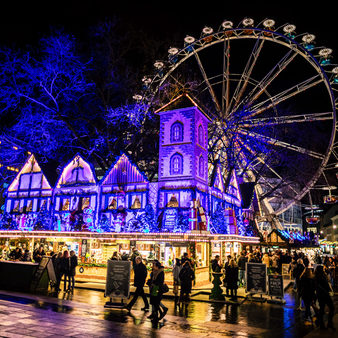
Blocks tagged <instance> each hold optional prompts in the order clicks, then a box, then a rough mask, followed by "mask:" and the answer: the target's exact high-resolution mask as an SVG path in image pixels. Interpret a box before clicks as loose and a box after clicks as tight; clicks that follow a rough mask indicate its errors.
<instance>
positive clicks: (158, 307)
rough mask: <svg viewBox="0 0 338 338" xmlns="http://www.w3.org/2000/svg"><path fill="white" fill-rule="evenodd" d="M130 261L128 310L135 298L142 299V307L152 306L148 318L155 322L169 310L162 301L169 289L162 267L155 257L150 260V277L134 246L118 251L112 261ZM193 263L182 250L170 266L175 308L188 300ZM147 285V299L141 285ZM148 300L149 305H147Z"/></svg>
mask: <svg viewBox="0 0 338 338" xmlns="http://www.w3.org/2000/svg"><path fill="white" fill-rule="evenodd" d="M126 259H129V260H130V261H131V262H132V266H133V270H134V286H135V288H136V289H135V292H134V295H133V298H132V299H131V301H130V302H129V303H128V304H127V305H126V308H127V310H128V311H129V312H130V311H131V309H132V307H133V306H134V304H135V303H136V301H137V299H138V297H141V298H142V299H143V303H144V307H143V308H141V310H143V311H145V312H148V311H149V310H150V305H151V310H152V311H151V314H150V315H149V316H148V318H149V319H151V320H153V321H154V322H156V321H158V320H161V319H162V318H164V316H165V315H166V314H167V312H168V308H167V307H166V306H165V305H164V304H163V303H162V297H163V294H164V293H166V292H168V290H169V288H168V287H167V285H166V283H165V274H164V266H163V265H162V264H161V262H160V261H159V260H157V259H154V260H152V261H151V263H152V269H151V273H150V276H149V278H148V279H147V277H148V269H147V267H146V265H145V264H144V263H143V259H142V257H141V255H140V254H139V253H138V251H137V250H136V248H132V251H131V253H130V255H129V256H127V255H125V254H124V256H123V257H122V256H119V254H118V253H117V252H115V253H114V254H113V256H112V257H111V260H126ZM193 265H194V263H193V261H192V260H191V259H190V258H189V257H188V254H187V253H184V254H183V255H182V257H181V258H176V259H175V263H174V266H173V269H172V274H173V293H174V295H175V307H176V306H177V307H180V305H183V304H187V303H188V302H189V301H190V294H191V290H192V284H193V281H194V279H195V272H194V266H193ZM145 285H147V286H148V287H149V301H148V299H147V296H146V294H145V292H144V287H145ZM149 303H150V305H149Z"/></svg>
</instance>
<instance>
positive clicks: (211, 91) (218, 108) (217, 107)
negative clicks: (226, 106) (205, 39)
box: [194, 52, 221, 112]
mask: <svg viewBox="0 0 338 338" xmlns="http://www.w3.org/2000/svg"><path fill="white" fill-rule="evenodd" d="M194 55H195V59H196V61H197V64H198V67H199V69H200V71H201V73H202V76H203V79H204V81H205V83H206V84H207V87H208V90H209V93H210V96H211V98H212V101H213V102H214V104H215V107H216V110H217V111H218V112H219V111H221V106H220V105H219V102H218V100H217V97H216V94H215V92H214V89H213V87H212V85H211V84H210V81H209V78H208V76H207V74H206V72H205V69H204V67H203V64H202V61H201V59H200V57H199V55H198V53H197V52H195V53H194Z"/></svg>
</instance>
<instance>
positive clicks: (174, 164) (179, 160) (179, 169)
mask: <svg viewBox="0 0 338 338" xmlns="http://www.w3.org/2000/svg"><path fill="white" fill-rule="evenodd" d="M170 174H171V175H181V174H183V157H182V155H181V154H178V153H176V154H174V155H173V156H172V157H171V159H170Z"/></svg>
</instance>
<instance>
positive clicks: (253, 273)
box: [245, 263, 266, 293]
mask: <svg viewBox="0 0 338 338" xmlns="http://www.w3.org/2000/svg"><path fill="white" fill-rule="evenodd" d="M245 277H246V292H250V293H266V265H265V264H262V263H246V274H245Z"/></svg>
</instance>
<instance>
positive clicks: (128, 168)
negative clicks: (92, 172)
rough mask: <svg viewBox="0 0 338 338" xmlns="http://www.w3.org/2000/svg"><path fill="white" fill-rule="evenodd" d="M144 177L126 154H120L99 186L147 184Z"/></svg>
mask: <svg viewBox="0 0 338 338" xmlns="http://www.w3.org/2000/svg"><path fill="white" fill-rule="evenodd" d="M148 182H149V181H148V179H147V178H146V176H145V175H144V174H143V173H142V172H141V171H140V169H139V168H138V167H137V166H136V165H135V164H133V163H132V162H131V161H130V159H129V158H128V156H127V155H126V154H122V155H121V156H120V157H119V158H118V160H117V161H116V162H115V163H114V164H113V165H112V166H111V167H110V169H109V170H108V171H107V173H106V175H105V176H104V177H103V178H102V180H101V185H119V186H122V185H125V184H132V183H148Z"/></svg>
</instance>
